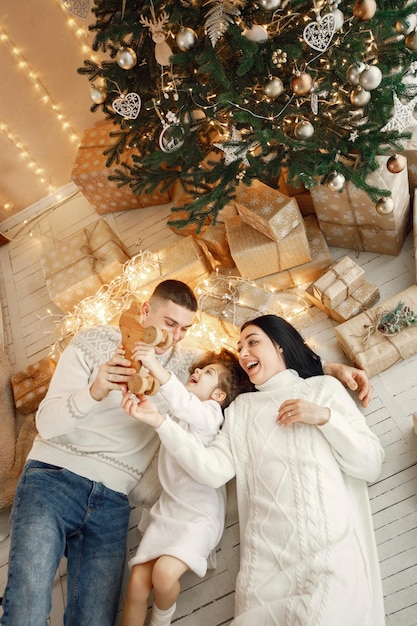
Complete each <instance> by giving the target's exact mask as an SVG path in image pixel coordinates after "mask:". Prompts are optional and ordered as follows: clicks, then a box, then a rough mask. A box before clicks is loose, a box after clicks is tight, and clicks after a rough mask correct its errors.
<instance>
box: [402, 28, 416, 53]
mask: <svg viewBox="0 0 417 626" xmlns="http://www.w3.org/2000/svg"><path fill="white" fill-rule="evenodd" d="M405 45H406V46H407V48H408V49H409V50H411V51H412V52H417V30H413V32H412V33H410V34H409V35H407V37H406V38H405Z"/></svg>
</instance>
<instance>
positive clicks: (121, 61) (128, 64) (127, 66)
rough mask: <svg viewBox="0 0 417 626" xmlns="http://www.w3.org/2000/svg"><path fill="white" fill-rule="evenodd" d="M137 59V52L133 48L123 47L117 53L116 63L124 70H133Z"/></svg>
mask: <svg viewBox="0 0 417 626" xmlns="http://www.w3.org/2000/svg"><path fill="white" fill-rule="evenodd" d="M136 61H137V57H136V52H135V51H134V50H133V49H132V48H121V50H118V51H117V54H116V63H117V65H118V66H119V67H121V68H122V70H131V69H132V67H135V65H136Z"/></svg>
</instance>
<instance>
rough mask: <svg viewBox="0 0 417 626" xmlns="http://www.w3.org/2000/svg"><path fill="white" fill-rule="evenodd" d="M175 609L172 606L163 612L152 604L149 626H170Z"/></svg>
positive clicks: (174, 605) (175, 606)
mask: <svg viewBox="0 0 417 626" xmlns="http://www.w3.org/2000/svg"><path fill="white" fill-rule="evenodd" d="M176 608H177V605H176V604H173V605H172V606H171V607H170V608H169V609H166V610H165V611H163V610H162V609H160V608H158V607H157V606H156V604H154V605H153V608H152V615H151V621H150V623H149V626H170V624H171V617H172V616H173V615H174V613H175V609H176Z"/></svg>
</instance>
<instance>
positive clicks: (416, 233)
mask: <svg viewBox="0 0 417 626" xmlns="http://www.w3.org/2000/svg"><path fill="white" fill-rule="evenodd" d="M413 238H414V260H415V267H416V283H417V193H416V192H415V191H414V207H413Z"/></svg>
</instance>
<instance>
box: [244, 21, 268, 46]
mask: <svg viewBox="0 0 417 626" xmlns="http://www.w3.org/2000/svg"><path fill="white" fill-rule="evenodd" d="M242 35H243V36H244V37H246V39H249V41H258V42H259V41H266V40H267V39H268V31H267V30H266V28H265V26H260V25H259V24H254V25H253V26H252V28H245V30H244V31H243V32H242Z"/></svg>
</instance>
